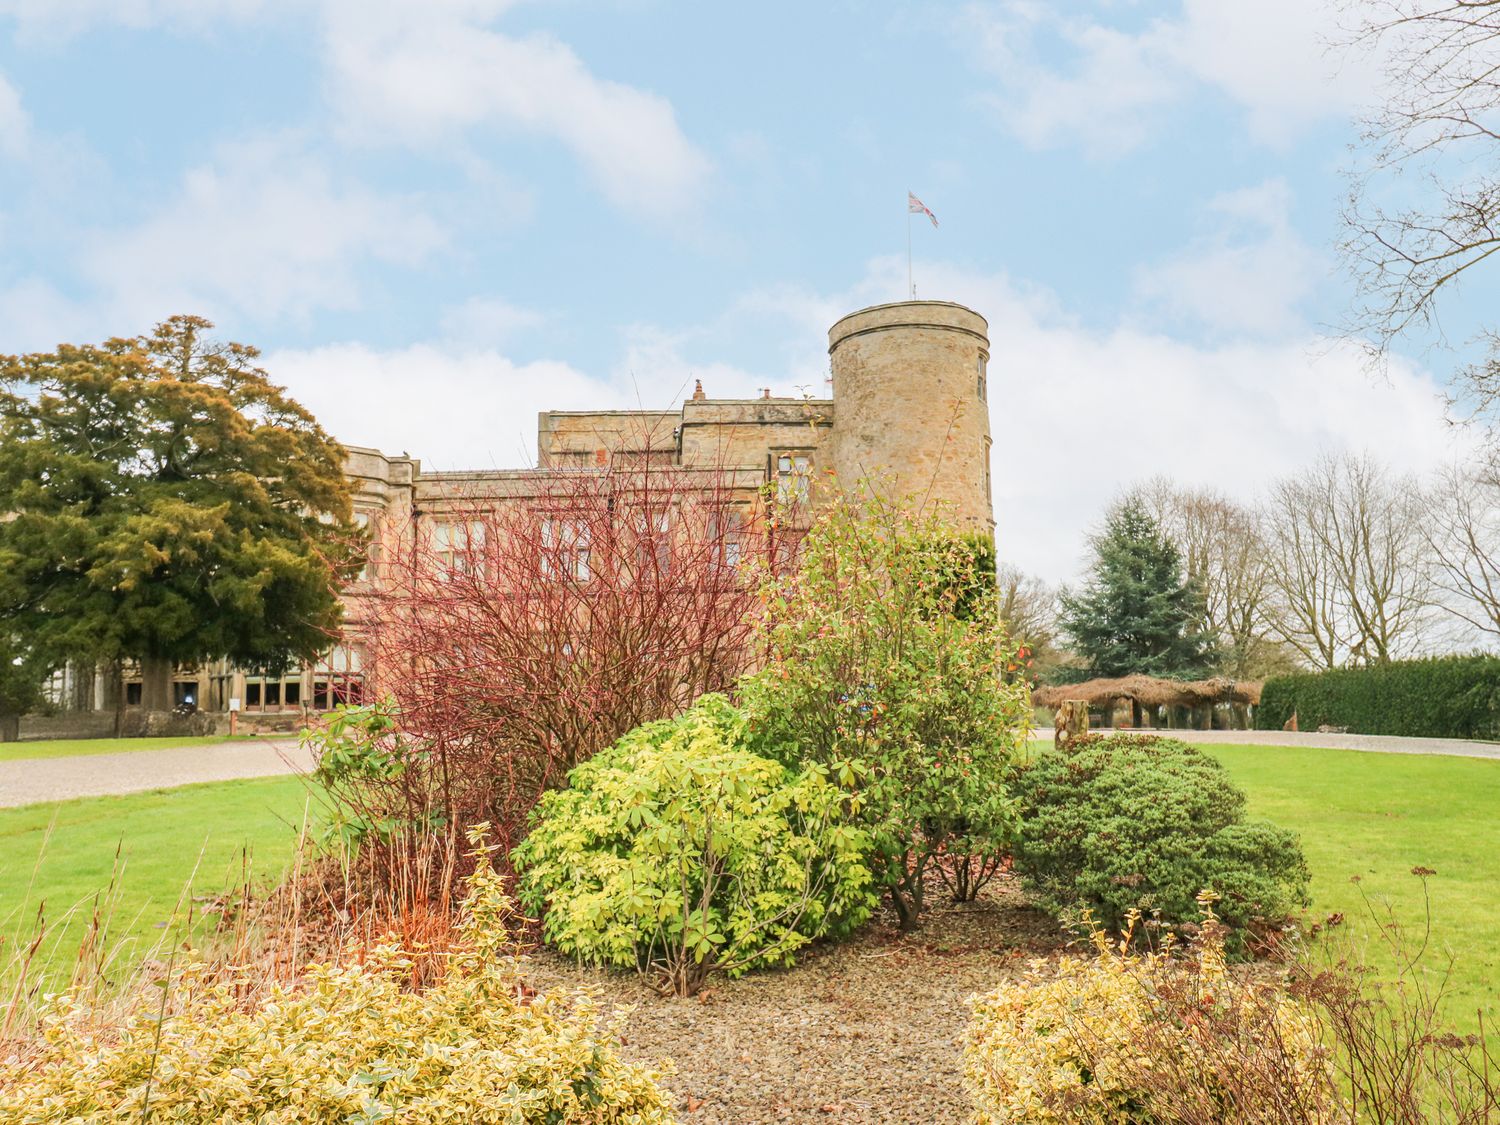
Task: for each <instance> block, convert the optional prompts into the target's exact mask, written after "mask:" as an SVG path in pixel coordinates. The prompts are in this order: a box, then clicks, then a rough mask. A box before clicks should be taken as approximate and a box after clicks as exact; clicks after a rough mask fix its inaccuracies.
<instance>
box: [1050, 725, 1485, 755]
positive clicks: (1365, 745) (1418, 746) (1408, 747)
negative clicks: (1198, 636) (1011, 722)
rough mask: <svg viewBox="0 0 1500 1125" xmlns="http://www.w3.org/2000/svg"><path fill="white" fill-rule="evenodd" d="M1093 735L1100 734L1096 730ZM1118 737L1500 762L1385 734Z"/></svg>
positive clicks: (1469, 748) (1468, 750)
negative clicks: (1432, 755)
mask: <svg viewBox="0 0 1500 1125" xmlns="http://www.w3.org/2000/svg"><path fill="white" fill-rule="evenodd" d="M1094 733H1096V734H1099V733H1103V732H1102V731H1100V730H1099V729H1098V728H1095V731H1094ZM1117 733H1121V734H1132V733H1138V734H1164V735H1166V736H1167V737H1168V738H1180V739H1182V741H1184V742H1219V743H1226V744H1228V745H1231V746H1306V747H1309V748H1319V749H1323V750H1368V751H1372V752H1373V753H1376V754H1449V755H1452V756H1453V757H1456V758H1494V759H1497V760H1500V742H1469V741H1465V740H1464V739H1460V738H1398V737H1396V736H1395V735H1385V734H1318V733H1317V732H1315V731H1289V730H1151V729H1145V730H1141V731H1119V732H1117ZM1036 737H1037V738H1044V739H1047V740H1048V741H1051V739H1052V728H1051V727H1042V728H1040V729H1039V730H1037V731H1036Z"/></svg>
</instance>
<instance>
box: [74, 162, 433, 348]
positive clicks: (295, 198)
mask: <svg viewBox="0 0 1500 1125" xmlns="http://www.w3.org/2000/svg"><path fill="white" fill-rule="evenodd" d="M443 240H444V235H443V233H442V230H441V228H440V227H439V226H438V224H437V223H436V222H435V221H434V220H433V219H432V218H431V217H429V216H428V215H427V214H426V213H425V211H424V210H423V209H422V207H421V205H420V204H419V203H417V202H415V201H412V200H409V199H401V198H395V197H390V196H383V195H378V194H376V193H374V192H371V191H370V190H368V189H366V188H364V187H361V186H359V185H357V184H348V183H344V182H343V181H342V180H341V179H340V178H339V177H338V176H337V175H336V174H335V173H334V172H333V171H332V170H331V169H330V167H329V165H328V164H327V163H326V162H324V161H323V160H322V159H320V158H319V157H317V156H314V155H312V154H310V153H309V152H307V151H305V150H304V149H302V148H301V147H299V146H297V145H296V144H293V143H291V142H289V141H286V140H259V141H251V142H246V143H243V144H237V145H226V146H224V147H223V148H222V149H221V150H220V151H219V152H218V154H217V155H216V157H215V159H214V161H213V162H212V163H210V164H206V165H203V166H201V167H198V168H194V169H192V170H190V171H189V172H188V173H187V174H186V175H185V176H184V178H183V182H182V186H181V188H180V190H179V191H178V193H177V194H176V196H175V197H173V198H172V199H170V200H168V201H167V202H166V203H165V204H164V205H163V206H162V207H161V208H160V209H159V210H158V211H157V212H156V213H155V214H153V215H152V216H151V217H149V218H147V219H146V220H145V221H144V222H142V223H140V224H139V225H137V226H134V227H130V228H127V229H124V230H120V231H113V232H109V233H105V234H101V235H99V236H98V237H97V238H96V239H93V240H91V241H90V243H89V249H88V250H87V251H86V252H85V253H86V257H85V260H84V262H83V263H82V270H83V272H84V273H85V274H86V275H87V276H88V277H89V278H90V279H91V280H93V281H94V282H95V283H96V284H97V285H98V286H99V287H100V289H101V291H102V292H103V293H104V294H105V295H106V296H105V300H106V303H108V304H110V305H112V306H114V307H116V308H118V309H119V310H120V311H121V312H123V313H124V314H125V315H126V316H127V317H128V318H132V319H133V320H135V321H137V322H140V323H148V322H150V321H151V319H153V318H157V319H159V318H160V317H161V316H162V315H163V314H164V313H166V312H173V311H186V310H195V311H203V312H205V313H207V314H208V315H210V316H222V315H224V314H226V313H228V312H231V311H232V312H236V313H240V314H245V315H249V316H253V317H258V318H263V319H277V318H282V317H287V316H303V315H306V314H308V313H312V312H315V311H317V310H320V309H340V308H354V307H356V306H357V305H358V304H359V300H360V295H361V292H362V286H361V281H360V267H361V266H362V265H363V264H364V263H366V262H369V261H379V262H394V263H398V264H401V265H415V264H419V263H420V262H422V261H423V260H425V259H426V258H427V257H428V256H429V255H430V254H431V253H432V252H433V251H434V250H436V249H437V248H439V247H440V246H441V245H442V243H443Z"/></svg>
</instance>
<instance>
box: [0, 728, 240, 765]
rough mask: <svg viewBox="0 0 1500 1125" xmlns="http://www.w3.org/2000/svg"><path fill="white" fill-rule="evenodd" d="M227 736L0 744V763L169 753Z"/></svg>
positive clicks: (50, 740) (77, 739)
mask: <svg viewBox="0 0 1500 1125" xmlns="http://www.w3.org/2000/svg"><path fill="white" fill-rule="evenodd" d="M228 741H229V736H228V735H227V734H220V735H208V736H207V737H204V736H198V737H196V738H195V737H191V736H186V737H174V738H52V739H40V740H38V741H36V742H0V762H19V761H23V760H26V759H30V758H74V757H78V756H80V755H85V754H123V753H127V752H134V751H136V750H171V749H174V748H176V747H178V746H212V745H214V744H215V743H219V742H228Z"/></svg>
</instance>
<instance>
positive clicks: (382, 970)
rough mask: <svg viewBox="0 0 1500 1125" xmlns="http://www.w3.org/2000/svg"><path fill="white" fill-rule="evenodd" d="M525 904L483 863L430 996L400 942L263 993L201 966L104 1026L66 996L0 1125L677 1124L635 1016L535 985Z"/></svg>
mask: <svg viewBox="0 0 1500 1125" xmlns="http://www.w3.org/2000/svg"><path fill="white" fill-rule="evenodd" d="M509 914H510V909H509V904H508V902H507V901H506V899H505V896H504V892H503V889H502V887H501V885H500V881H499V878H498V876H496V875H495V874H494V872H493V871H491V870H490V869H489V867H488V865H481V868H480V870H479V871H478V872H477V873H476V875H475V876H474V877H473V879H472V880H471V887H470V894H469V901H468V910H467V912H466V917H465V919H464V920H463V924H462V929H461V933H462V942H461V944H460V945H459V946H458V948H456V949H455V951H454V952H452V953H451V954H450V955H449V956H450V961H449V964H448V968H447V972H446V973H445V974H444V976H443V978H442V980H441V981H440V982H439V983H438V984H437V985H435V986H434V987H432V988H430V989H428V990H426V991H422V992H412V991H409V990H406V989H405V988H403V981H404V980H405V979H407V968H408V962H407V961H406V959H405V958H404V957H403V956H402V955H401V954H400V953H399V952H398V951H397V950H395V949H393V948H386V949H380V950H377V951H376V952H375V954H374V955H373V956H371V957H367V958H365V960H364V961H363V963H350V964H345V965H322V966H315V967H313V968H312V969H311V970H309V972H308V973H307V974H306V975H305V977H304V979H303V980H302V981H300V982H299V983H298V984H296V985H295V986H293V987H288V988H276V989H274V990H272V991H271V992H270V993H269V994H268V995H265V996H264V997H263V998H261V999H260V1000H259V1001H257V1002H255V1003H254V1004H251V1005H246V1004H244V1003H243V1002H242V1001H240V1000H237V999H236V997H235V987H234V984H235V982H233V981H232V980H231V981H226V980H225V979H224V978H223V974H219V973H216V974H209V973H207V972H206V971H205V970H204V969H203V968H202V966H201V964H195V965H190V966H189V967H187V968H185V969H183V970H182V971H180V972H176V973H174V974H172V976H171V978H170V980H169V981H168V982H166V983H167V989H168V990H167V993H166V1000H165V1004H163V998H162V994H161V993H156V995H155V997H154V998H152V997H143V998H142V1000H141V1001H140V1002H139V1003H138V1004H136V1005H135V1007H134V1010H133V1011H132V1014H131V1016H130V1018H129V1020H128V1022H126V1023H125V1024H124V1026H122V1027H118V1028H114V1029H112V1030H108V1031H104V1032H101V1031H99V1030H98V1029H97V1028H94V1027H93V1026H91V1023H90V1021H87V1020H85V1019H84V1018H82V1017H83V1016H84V1013H83V1012H82V1011H81V1010H79V1009H78V1008H77V1007H75V1006H74V1005H73V1004H72V1003H71V1002H70V1001H69V1000H67V999H66V998H64V999H60V1000H59V1001H58V1002H57V1004H56V1006H55V1010H54V1011H53V1012H52V1013H51V1014H50V1015H49V1017H48V1018H47V1021H46V1026H45V1034H44V1040H43V1042H42V1043H41V1044H39V1045H38V1047H37V1049H36V1050H34V1051H30V1052H27V1053H26V1054H25V1055H24V1056H20V1057H16V1058H12V1059H10V1060H8V1061H0V1123H4V1125H29V1123H33V1122H35V1123H41V1122H70V1121H77V1122H83V1121H87V1122H109V1121H115V1122H125V1121H132V1122H138V1121H145V1120H150V1121H153V1122H203V1123H207V1122H246V1123H248V1122H257V1123H266V1125H269V1123H273V1122H274V1123H281V1122H287V1123H290V1122H309V1123H319V1122H342V1123H349V1125H364V1123H373V1122H377V1121H387V1122H398V1121H399V1122H403V1123H437V1122H454V1123H463V1125H470V1123H474V1125H487V1123H494V1125H531V1123H533V1122H535V1123H539V1125H540V1123H546V1125H583V1123H589V1125H605V1123H618V1125H626V1123H629V1125H666V1123H669V1122H670V1121H671V1120H672V1118H671V1114H670V1112H669V1109H668V1105H667V1102H666V1099H665V1096H664V1095H663V1093H662V1091H661V1090H660V1089H659V1088H658V1086H657V1084H656V1080H655V1079H656V1076H655V1075H654V1074H653V1073H652V1072H650V1071H648V1070H646V1069H644V1068H642V1067H638V1066H634V1065H630V1064H627V1063H625V1062H623V1061H622V1060H621V1059H620V1058H619V1057H618V1055H617V1053H616V1051H615V1047H614V1039H615V1038H616V1035H617V1033H618V1029H617V1023H618V1019H619V1016H618V1015H613V1016H609V1017H604V1016H603V1013H601V1012H600V1010H599V1008H598V1007H597V1006H596V1004H595V1002H594V1001H593V1000H592V999H590V998H589V997H587V996H586V995H570V996H529V993H528V991H527V990H525V989H524V988H522V987H521V981H520V976H519V973H518V969H519V963H518V962H517V961H516V960H515V959H514V958H513V957H511V956H509V955H508V952H507V951H508V946H507V938H506V932H505V921H506V919H507V918H508V916H509ZM601 1024H602V1026H601Z"/></svg>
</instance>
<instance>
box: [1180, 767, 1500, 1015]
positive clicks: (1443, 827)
mask: <svg viewBox="0 0 1500 1125" xmlns="http://www.w3.org/2000/svg"><path fill="white" fill-rule="evenodd" d="M1202 749H1203V750H1205V751H1207V752H1208V753H1210V754H1212V755H1214V757H1216V758H1218V759H1219V760H1220V761H1221V762H1223V763H1224V765H1225V767H1226V768H1227V769H1228V770H1229V772H1230V774H1231V775H1232V776H1233V777H1234V779H1235V781H1236V782H1237V783H1238V784H1239V785H1240V786H1241V787H1242V788H1243V789H1244V790H1245V792H1246V793H1247V794H1248V795H1249V798H1250V812H1251V815H1253V816H1256V817H1263V818H1265V819H1267V820H1272V821H1275V822H1276V823H1278V824H1281V825H1284V826H1285V827H1287V828H1291V829H1293V830H1295V831H1297V832H1299V833H1300V834H1301V836H1302V847H1303V850H1304V852H1305V853H1306V855H1307V863H1308V866H1309V867H1310V868H1311V869H1312V876H1313V882H1312V895H1313V908H1312V910H1311V911H1310V913H1311V915H1312V916H1313V917H1314V918H1315V919H1317V918H1323V917H1326V916H1327V915H1329V914H1332V913H1335V912H1338V913H1342V914H1343V915H1344V916H1345V918H1346V919H1347V920H1348V922H1347V925H1348V926H1349V931H1348V933H1349V934H1352V935H1353V936H1354V937H1355V938H1356V939H1358V940H1360V941H1361V942H1362V944H1363V945H1364V947H1365V950H1366V952H1367V954H1368V957H1369V963H1370V964H1371V965H1372V966H1373V967H1375V968H1376V969H1377V970H1378V969H1381V968H1388V967H1390V966H1392V965H1393V964H1394V961H1393V960H1392V958H1391V957H1390V955H1389V954H1388V953H1387V951H1386V950H1385V949H1384V948H1383V947H1381V946H1379V945H1377V944H1375V943H1373V942H1372V941H1371V940H1370V939H1371V938H1372V937H1373V936H1374V935H1375V933H1376V927H1375V926H1374V924H1373V923H1372V921H1371V920H1370V907H1369V905H1367V904H1366V901H1365V897H1363V896H1368V898H1369V900H1370V902H1371V903H1373V904H1375V905H1376V906H1377V908H1379V909H1384V908H1385V907H1386V906H1387V905H1388V906H1389V907H1390V909H1391V910H1392V911H1393V912H1394V914H1395V917H1396V918H1397V919H1399V920H1400V921H1401V922H1402V924H1403V925H1404V926H1406V927H1407V931H1408V934H1409V935H1410V936H1411V937H1412V938H1413V939H1414V940H1415V941H1420V938H1421V933H1422V927H1423V917H1424V908H1423V897H1422V885H1421V881H1420V880H1419V879H1417V878H1416V877H1415V876H1413V875H1412V874H1411V869H1412V868H1413V867H1417V866H1422V867H1428V868H1431V869H1433V870H1435V871H1436V872H1437V874H1436V875H1433V876H1431V877H1429V878H1428V880H1427V889H1428V892H1429V894H1430V895H1431V903H1432V942H1433V955H1432V956H1431V957H1430V959H1429V960H1428V961H1427V962H1426V963H1427V964H1429V965H1431V966H1440V965H1441V964H1443V962H1444V959H1445V955H1446V954H1447V953H1452V954H1453V956H1454V957H1455V958H1456V962H1455V966H1454V978H1453V982H1452V984H1453V992H1452V995H1451V998H1450V1000H1449V1004H1448V1014H1449V1016H1450V1018H1451V1019H1453V1020H1454V1022H1455V1023H1461V1024H1462V1025H1463V1027H1464V1028H1465V1029H1466V1030H1473V1029H1474V1028H1475V1026H1476V1025H1477V1019H1476V1017H1475V1013H1476V1012H1478V1011H1483V1013H1484V1024H1485V1027H1486V1028H1492V1029H1493V1028H1500V762H1496V761H1487V760H1483V759H1475V758H1450V757H1428V756H1423V755H1415V754H1374V753H1363V752H1360V751H1355V750H1315V749H1307V748H1301V747H1298V748H1290V747H1281V746H1220V745H1208V746H1203V747H1202ZM1354 876H1358V877H1359V882H1358V883H1357V884H1356V883H1353V882H1351V881H1350V880H1351V878H1353V877H1354ZM1361 892H1363V895H1362V893H1361ZM1336 932H1337V931H1335V933H1336Z"/></svg>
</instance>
